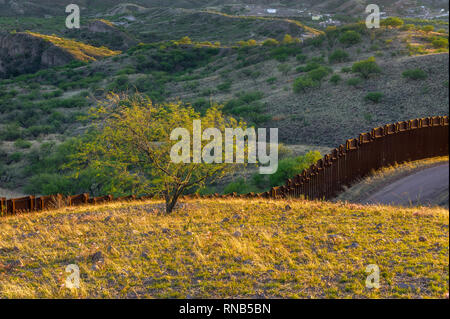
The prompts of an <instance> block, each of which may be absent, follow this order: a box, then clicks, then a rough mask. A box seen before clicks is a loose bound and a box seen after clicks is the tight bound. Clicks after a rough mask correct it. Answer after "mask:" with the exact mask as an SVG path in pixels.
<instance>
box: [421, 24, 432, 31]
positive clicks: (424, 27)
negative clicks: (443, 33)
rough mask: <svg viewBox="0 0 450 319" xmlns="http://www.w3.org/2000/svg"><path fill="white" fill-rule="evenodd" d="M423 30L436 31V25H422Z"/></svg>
mask: <svg viewBox="0 0 450 319" xmlns="http://www.w3.org/2000/svg"><path fill="white" fill-rule="evenodd" d="M422 31H424V32H427V33H428V32H432V31H434V26H432V25H424V26H423V27H422Z"/></svg>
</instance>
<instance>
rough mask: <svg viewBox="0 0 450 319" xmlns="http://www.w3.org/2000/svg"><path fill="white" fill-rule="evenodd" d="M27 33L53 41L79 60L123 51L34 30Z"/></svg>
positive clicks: (102, 56) (91, 59)
mask: <svg viewBox="0 0 450 319" xmlns="http://www.w3.org/2000/svg"><path fill="white" fill-rule="evenodd" d="M27 33H28V34H29V35H31V36H33V37H36V38H40V39H44V40H45V41H48V42H51V43H52V44H53V45H55V46H57V47H59V48H61V49H64V50H65V51H67V52H69V53H70V54H71V55H72V56H73V57H74V59H75V60H78V61H83V62H88V61H96V60H97V59H99V58H105V57H110V56H114V55H117V54H120V53H121V52H120V51H113V50H110V49H108V48H106V47H99V48H98V47H93V46H91V45H88V44H84V43H81V42H77V41H73V40H70V39H64V38H60V37H57V36H54V35H45V34H39V33H34V32H27Z"/></svg>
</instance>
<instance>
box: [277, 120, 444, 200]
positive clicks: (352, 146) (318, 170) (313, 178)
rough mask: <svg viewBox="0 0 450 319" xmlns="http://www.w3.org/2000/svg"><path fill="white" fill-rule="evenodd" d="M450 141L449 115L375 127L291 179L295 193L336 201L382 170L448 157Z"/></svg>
mask: <svg viewBox="0 0 450 319" xmlns="http://www.w3.org/2000/svg"><path fill="white" fill-rule="evenodd" d="M448 139H449V118H448V116H435V117H429V118H422V119H413V120H409V121H402V122H398V123H395V124H387V125H385V126H384V127H378V128H374V129H373V130H372V131H371V132H370V133H362V134H360V135H359V137H358V139H349V140H347V141H346V144H345V145H340V146H339V148H337V149H334V150H333V151H332V152H331V154H327V155H325V157H324V158H323V159H321V160H319V161H318V162H317V163H316V164H314V165H312V166H311V167H310V168H309V169H306V170H304V171H303V172H302V174H299V175H297V176H295V177H294V178H293V179H292V180H294V181H295V186H294V188H295V190H294V191H293V194H294V195H295V197H305V198H307V199H330V198H333V197H335V196H336V195H338V194H339V193H340V192H341V191H342V190H343V188H344V187H349V186H351V184H352V183H354V182H355V181H357V180H358V179H361V178H364V177H365V176H367V175H368V174H370V172H371V171H373V170H378V169H380V168H381V167H385V166H389V165H393V164H395V163H402V162H406V161H413V160H419V159H424V158H427V157H435V156H445V155H448V152H449V148H448ZM300 181H301V182H300ZM298 182H299V183H298ZM291 185H292V182H291V180H288V181H287V182H286V184H285V186H286V188H287V189H289V188H290V187H291ZM282 189H283V190H284V188H282ZM289 194H291V192H289ZM269 197H272V198H277V197H279V194H278V192H277V188H272V190H271V191H270V194H269Z"/></svg>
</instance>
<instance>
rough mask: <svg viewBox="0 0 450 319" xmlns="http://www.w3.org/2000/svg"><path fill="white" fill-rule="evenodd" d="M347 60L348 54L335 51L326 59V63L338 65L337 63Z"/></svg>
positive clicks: (342, 51)
mask: <svg viewBox="0 0 450 319" xmlns="http://www.w3.org/2000/svg"><path fill="white" fill-rule="evenodd" d="M347 60H348V53H347V52H345V51H344V50H336V51H334V52H333V53H331V54H330V56H329V57H328V61H329V62H330V63H339V62H345V61H347Z"/></svg>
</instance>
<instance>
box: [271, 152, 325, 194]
mask: <svg viewBox="0 0 450 319" xmlns="http://www.w3.org/2000/svg"><path fill="white" fill-rule="evenodd" d="M321 158H322V156H321V155H320V152H318V151H310V152H308V153H306V154H305V155H303V156H298V157H288V158H285V159H282V160H280V161H279V162H278V170H277V171H276V173H274V174H272V175H269V182H270V186H272V187H273V186H280V185H283V184H285V183H286V181H287V180H288V179H289V178H292V177H294V176H295V175H297V174H301V173H302V172H303V170H305V169H307V168H309V167H310V166H311V165H312V164H314V163H316V162H317V161H318V160H319V159H321Z"/></svg>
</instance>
